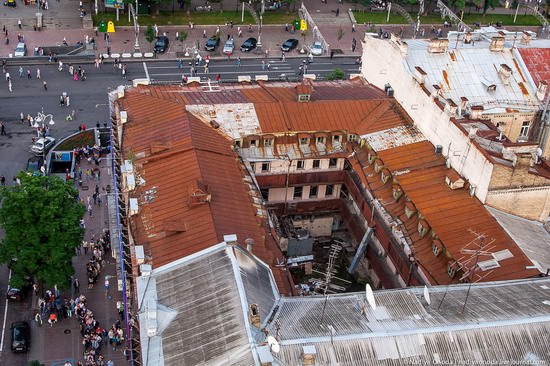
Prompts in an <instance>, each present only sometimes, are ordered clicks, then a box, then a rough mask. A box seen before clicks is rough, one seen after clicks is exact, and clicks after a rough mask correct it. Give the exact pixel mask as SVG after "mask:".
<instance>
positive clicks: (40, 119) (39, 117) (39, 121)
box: [33, 110, 55, 129]
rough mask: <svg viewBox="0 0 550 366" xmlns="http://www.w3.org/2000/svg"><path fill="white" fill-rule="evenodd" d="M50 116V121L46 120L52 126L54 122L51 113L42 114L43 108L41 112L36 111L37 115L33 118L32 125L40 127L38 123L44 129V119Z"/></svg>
mask: <svg viewBox="0 0 550 366" xmlns="http://www.w3.org/2000/svg"><path fill="white" fill-rule="evenodd" d="M48 117H49V118H50V122H48V124H49V125H50V126H53V125H55V122H54V120H53V115H51V114H44V110H42V112H38V114H37V116H36V117H35V118H34V124H33V127H34V128H38V127H40V124H41V125H42V129H44V127H45V124H46V119H47V118H48Z"/></svg>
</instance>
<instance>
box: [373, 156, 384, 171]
mask: <svg viewBox="0 0 550 366" xmlns="http://www.w3.org/2000/svg"><path fill="white" fill-rule="evenodd" d="M383 167H384V166H383V165H382V162H381V161H380V159H376V162H375V163H374V171H375V172H377V173H380V171H381V170H382V168H383Z"/></svg>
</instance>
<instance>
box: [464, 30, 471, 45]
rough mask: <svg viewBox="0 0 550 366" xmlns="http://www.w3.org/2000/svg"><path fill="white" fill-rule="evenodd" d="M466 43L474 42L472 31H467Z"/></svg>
mask: <svg viewBox="0 0 550 366" xmlns="http://www.w3.org/2000/svg"><path fill="white" fill-rule="evenodd" d="M464 43H465V44H470V43H472V33H471V32H467V33H466V34H465V35H464Z"/></svg>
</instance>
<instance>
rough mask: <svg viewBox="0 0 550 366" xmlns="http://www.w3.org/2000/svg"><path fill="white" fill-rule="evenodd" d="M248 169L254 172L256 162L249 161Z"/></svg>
mask: <svg viewBox="0 0 550 366" xmlns="http://www.w3.org/2000/svg"><path fill="white" fill-rule="evenodd" d="M250 170H252V173H256V163H250Z"/></svg>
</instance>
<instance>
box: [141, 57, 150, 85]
mask: <svg viewBox="0 0 550 366" xmlns="http://www.w3.org/2000/svg"><path fill="white" fill-rule="evenodd" d="M143 69H144V70H145V77H146V78H147V81H149V82H150V81H151V79H149V71H147V63H146V62H145V61H143Z"/></svg>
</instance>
